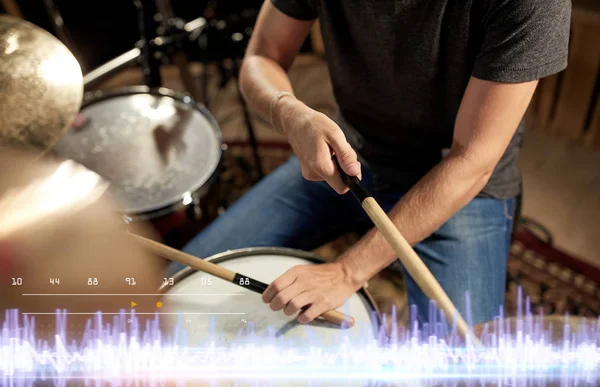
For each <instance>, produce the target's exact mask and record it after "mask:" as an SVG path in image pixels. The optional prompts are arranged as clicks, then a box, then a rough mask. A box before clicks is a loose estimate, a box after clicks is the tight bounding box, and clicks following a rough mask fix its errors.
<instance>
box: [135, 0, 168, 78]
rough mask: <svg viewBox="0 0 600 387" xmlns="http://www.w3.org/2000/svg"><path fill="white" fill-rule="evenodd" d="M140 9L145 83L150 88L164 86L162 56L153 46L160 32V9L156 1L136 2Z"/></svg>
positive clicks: (139, 17)
mask: <svg viewBox="0 0 600 387" xmlns="http://www.w3.org/2000/svg"><path fill="white" fill-rule="evenodd" d="M134 4H135V6H136V8H137V9H138V29H139V32H140V37H141V42H142V67H143V69H144V83H145V84H146V86H148V87H150V88H153V89H154V88H158V87H161V86H162V78H161V75H160V65H161V63H160V56H161V54H160V53H159V52H158V51H157V50H156V46H155V45H154V44H153V39H154V38H155V37H156V33H157V31H158V24H157V21H156V15H157V14H158V9H157V6H156V1H155V0H134Z"/></svg>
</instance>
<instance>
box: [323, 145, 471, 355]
mask: <svg viewBox="0 0 600 387" xmlns="http://www.w3.org/2000/svg"><path fill="white" fill-rule="evenodd" d="M333 160H334V163H335V164H336V165H337V169H338V171H339V173H340V175H341V176H342V180H343V181H344V183H345V184H346V185H347V186H348V188H350V191H351V192H352V194H353V195H354V196H355V197H356V199H357V200H358V201H359V202H360V204H361V205H362V207H363V209H364V210H365V212H366V213H367V214H368V215H369V218H371V221H373V223H374V224H375V227H377V229H378V230H379V232H380V233H381V234H382V235H383V237H384V238H385V240H386V241H387V242H388V243H389V244H390V246H391V247H392V249H393V250H394V252H395V253H396V256H397V257H398V259H400V261H401V262H402V264H403V265H404V267H405V268H406V270H408V272H409V273H410V275H411V277H412V278H413V279H414V280H415V282H416V283H417V285H419V287H420V288H421V290H422V291H423V293H425V295H426V296H427V297H429V299H431V300H434V301H435V302H436V303H437V305H438V306H439V307H440V308H441V309H442V310H443V312H444V314H445V315H446V319H447V320H448V321H449V322H450V321H454V320H455V319H456V323H457V328H458V330H459V332H460V334H461V335H462V336H463V337H465V338H466V337H470V338H471V340H472V343H474V344H475V345H480V343H479V340H478V339H477V338H476V337H475V335H474V334H473V332H472V331H471V329H470V328H469V325H468V324H467V323H466V322H465V320H464V319H463V317H462V316H461V315H460V313H458V309H456V307H455V306H454V304H453V303H452V301H451V300H450V297H448V295H447V294H446V292H445V291H444V289H443V288H442V286H441V285H440V283H439V282H438V281H437V280H436V278H435V277H434V276H433V274H432V273H431V271H430V270H429V268H428V267H427V266H425V263H423V261H422V260H421V258H420V257H419V256H418V255H417V253H416V252H415V250H414V249H413V248H412V247H411V245H410V244H409V243H408V242H407V241H406V239H405V238H404V236H402V234H401V233H400V231H398V228H397V227H396V226H395V225H394V223H393V222H392V221H391V219H390V218H389V217H388V215H387V214H386V213H385V212H384V211H383V209H382V208H381V207H380V206H379V204H378V203H377V201H375V199H374V198H373V197H372V196H371V194H370V193H369V191H367V189H366V188H365V187H364V186H363V185H362V183H361V182H360V180H359V179H358V177H356V176H349V175H347V174H346V173H345V172H344V170H343V169H342V167H341V166H340V164H339V162H338V160H337V157H335V155H334V156H333Z"/></svg>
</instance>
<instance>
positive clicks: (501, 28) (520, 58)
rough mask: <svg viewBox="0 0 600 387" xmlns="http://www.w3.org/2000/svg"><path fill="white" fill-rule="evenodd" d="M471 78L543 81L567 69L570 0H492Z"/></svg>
mask: <svg viewBox="0 0 600 387" xmlns="http://www.w3.org/2000/svg"><path fill="white" fill-rule="evenodd" d="M483 4H485V6H484V9H482V11H483V13H484V15H483V19H482V20H483V40H482V45H481V49H480V50H479V52H478V55H477V57H476V59H475V65H474V68H473V73H472V75H473V76H474V77H476V78H480V79H484V80H488V81H495V82H505V83H518V82H527V81H533V80H536V79H541V78H544V77H547V76H549V75H552V74H556V73H558V72H560V71H562V70H564V69H565V68H566V67H567V57H568V45H569V30H570V20H571V1H570V0H488V1H487V2H483Z"/></svg>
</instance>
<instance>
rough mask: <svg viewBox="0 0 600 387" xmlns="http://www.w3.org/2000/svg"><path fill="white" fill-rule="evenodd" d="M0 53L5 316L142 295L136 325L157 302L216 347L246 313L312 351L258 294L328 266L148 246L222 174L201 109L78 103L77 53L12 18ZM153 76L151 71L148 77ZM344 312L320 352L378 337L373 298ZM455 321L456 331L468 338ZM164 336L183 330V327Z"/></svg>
mask: <svg viewBox="0 0 600 387" xmlns="http://www.w3.org/2000/svg"><path fill="white" fill-rule="evenodd" d="M142 49H143V48H142ZM0 50H2V52H3V56H2V59H0V85H2V92H1V94H0V146H1V152H0V267H3V268H4V267H6V268H8V270H4V269H2V270H0V272H2V273H3V274H0V281H2V283H1V284H0V294H2V298H1V299H0V309H9V308H19V309H20V310H21V311H22V312H24V313H31V314H38V315H39V316H37V317H36V319H37V320H36V321H38V322H40V321H41V322H42V326H43V325H44V324H45V325H46V327H47V328H50V327H52V317H49V316H51V315H52V312H54V311H55V310H56V309H62V308H67V309H68V310H76V311H77V312H81V313H80V314H82V315H85V313H94V312H96V311H98V310H102V311H103V312H105V311H106V312H117V311H118V310H119V309H123V308H125V307H126V306H127V305H129V303H130V302H131V301H130V298H133V297H135V296H136V295H144V294H145V295H149V296H151V297H149V298H147V299H144V302H140V301H138V302H136V303H135V304H136V306H137V308H136V312H138V311H147V312H148V313H150V314H152V313H156V312H157V311H159V309H160V308H162V306H160V307H159V306H157V305H159V303H160V302H164V306H165V308H164V309H161V310H170V311H172V312H182V311H183V312H186V311H202V310H210V311H215V310H219V311H222V312H223V314H224V315H225V317H224V318H223V319H222V320H219V321H220V322H219V329H218V333H219V334H221V335H222V337H223V338H224V340H229V341H232V340H234V339H235V337H237V336H238V335H239V333H238V331H239V328H240V324H241V323H240V318H239V316H238V314H240V313H244V314H245V316H246V318H247V319H249V320H252V321H253V322H254V323H255V328H254V334H257V333H260V332H265V331H266V330H267V329H270V328H273V327H276V329H277V331H278V332H279V333H280V334H282V335H284V336H287V337H293V338H296V339H298V340H299V341H303V340H305V336H306V332H307V331H306V328H305V327H303V326H300V325H297V324H295V325H294V323H293V321H294V317H288V316H285V315H283V314H282V313H273V312H271V311H270V310H269V309H268V308H267V307H266V306H264V305H262V301H261V300H260V297H259V296H258V295H257V294H256V293H260V292H261V291H262V290H264V287H265V286H266V285H265V283H269V282H270V281H272V280H274V279H275V278H277V277H278V276H279V275H281V274H282V273H284V272H285V271H286V270H288V269H289V268H291V267H293V266H295V265H300V264H318V263H320V262H322V261H321V260H320V259H319V258H318V257H315V256H313V255H312V254H309V253H306V252H301V251H296V250H288V249H281V248H260V249H243V250H239V251H230V252H225V253H223V254H220V255H217V256H214V257H208V258H206V259H205V260H200V259H197V258H195V257H190V256H187V255H186V254H184V253H181V252H179V251H177V250H175V249H172V248H169V247H167V246H165V245H162V244H160V243H158V242H155V241H153V240H156V239H160V235H157V234H156V232H155V230H154V229H152V228H150V227H148V226H147V222H148V221H153V220H155V219H157V218H160V217H164V216H167V215H170V214H173V213H177V212H180V211H182V210H184V211H187V210H188V209H189V208H194V207H195V206H197V205H198V203H199V201H200V200H201V199H202V197H203V195H205V193H206V191H207V189H208V187H210V185H211V184H212V182H214V180H215V178H216V176H217V174H218V168H219V164H220V160H221V157H222V151H223V148H222V144H223V142H222V138H221V133H220V130H219V126H218V124H217V123H216V121H215V119H214V118H213V117H212V115H211V114H210V112H209V111H208V110H207V109H206V108H205V107H204V106H203V105H202V104H200V103H198V102H196V101H195V99H194V98H193V97H192V96H190V95H187V94H180V93H176V92H174V91H172V90H167V89H164V88H161V87H157V85H156V84H155V82H156V79H151V82H150V83H151V84H150V85H146V86H139V87H133V88H128V89H121V90H117V91H111V92H95V93H89V94H87V95H85V97H84V95H83V77H82V74H81V70H80V68H79V66H78V64H77V61H76V59H75V58H74V57H73V55H72V54H71V53H70V52H69V50H68V49H67V48H66V47H65V46H64V45H63V44H62V43H61V42H60V41H58V40H57V39H55V38H54V37H53V36H52V35H50V34H49V33H47V32H45V31H43V30H42V29H40V28H38V27H36V26H34V25H32V24H30V23H28V22H26V21H23V20H20V19H17V18H13V17H9V16H0ZM146 64H147V66H146V67H147V68H146V70H148V71H149V69H150V68H151V67H152V66H153V65H152V63H149V64H148V63H146ZM147 75H148V77H149V78H152V74H150V73H148V72H147ZM342 175H343V174H342ZM343 177H344V178H345V181H346V183H347V185H348V186H349V187H350V189H351V191H352V192H353V193H354V195H355V196H356V197H357V199H359V200H360V202H361V204H362V205H363V208H364V209H365V211H366V212H367V213H368V214H369V216H370V217H371V219H372V220H373V222H374V223H375V225H376V226H377V227H378V228H379V229H380V231H381V232H382V233H383V234H384V235H385V237H386V239H387V240H388V242H390V244H391V245H392V246H393V248H394V250H395V251H396V253H397V254H398V256H399V258H400V259H401V260H402V261H403V263H404V264H405V266H406V267H407V269H408V270H409V272H411V274H412V275H413V277H414V278H415V280H416V281H417V282H418V283H419V285H420V286H421V288H422V289H424V291H425V292H426V294H428V295H430V297H431V298H432V299H435V300H436V301H438V305H439V306H440V307H441V308H442V309H443V311H444V312H445V313H446V314H447V315H448V316H455V315H454V308H453V305H452V303H451V302H450V300H449V299H448V298H447V296H446V295H445V293H444V292H443V290H442V289H441V287H440V286H439V284H437V282H436V281H435V279H434V278H433V276H431V273H430V272H428V270H427V269H426V267H425V266H424V265H423V263H422V261H420V259H419V258H418V256H417V255H416V253H414V251H413V250H412V249H411V247H410V246H409V245H408V244H407V243H406V241H405V240H404V239H403V238H402V236H401V235H400V234H399V232H398V230H396V229H395V227H394V226H393V224H392V223H391V221H390V220H389V218H387V216H386V215H385V213H384V212H383V211H382V210H381V208H380V207H379V206H378V205H377V204H376V202H375V201H374V200H373V198H372V197H371V196H370V195H369V193H368V192H366V191H365V190H364V188H363V187H362V186H361V185H360V181H358V180H357V179H352V178H349V177H348V176H345V175H343ZM124 219H125V221H124ZM158 257H162V258H166V259H168V260H172V261H178V262H183V263H185V264H187V265H188V266H190V267H189V268H188V269H185V270H183V271H182V272H180V273H178V274H177V275H175V276H174V277H171V278H163V275H162V274H163V269H164V262H165V261H164V260H161V259H159V258H158ZM239 273H243V274H239ZM427 273H429V274H427ZM49 279H50V281H49ZM240 279H241V281H239V280H240ZM59 281H60V282H59ZM208 282H211V283H212V285H211V286H212V287H211V288H210V289H211V291H214V292H215V297H185V295H186V294H197V293H198V294H199V293H203V289H206V284H207V283H208ZM59 283H60V284H59ZM132 283H135V287H132V286H131V285H132ZM436 284H437V285H436ZM240 287H241V288H243V289H242V291H244V292H246V291H248V293H243V294H245V296H244V297H236V296H235V294H234V293H236V292H239V291H240ZM57 289H60V291H59V292H57ZM132 289H135V290H132ZM44 295H46V297H43V296H44ZM51 295H54V296H56V297H48V296H51ZM61 295H62V296H64V297H61ZM106 295H108V296H111V297H103V296H106ZM176 295H179V296H180V297H174V296H176ZM79 296H86V297H79ZM123 297H128V298H123ZM131 305H134V303H133V302H131ZM161 305H162V304H161ZM157 308H158V309H157ZM344 308H345V309H344V311H345V313H347V314H348V315H344V314H342V313H340V312H337V311H331V312H328V314H327V315H323V316H322V317H323V319H322V320H321V321H320V322H316V323H315V325H314V328H315V329H316V334H317V336H319V337H320V339H321V340H327V337H328V336H329V335H330V334H331V333H330V332H331V326H330V325H328V322H329V323H332V322H333V323H335V324H337V325H342V326H343V325H344V324H345V327H346V328H347V329H350V332H351V333H352V332H354V334H355V336H360V337H363V338H365V337H370V338H374V337H376V336H377V335H378V334H379V325H380V323H381V316H380V313H379V311H378V309H377V306H376V305H375V303H374V302H373V299H372V298H371V296H370V295H369V293H368V291H367V289H366V288H365V289H361V290H360V291H359V292H358V293H356V294H355V295H353V296H352V297H351V298H350V299H349V300H348V301H347V303H346V305H345V306H344ZM84 312H85V313H84ZM234 312H235V313H234ZM174 314H175V313H173V314H171V316H173V315H174ZM192 316H193V317H191V318H190V324H192V325H193V326H194V327H195V329H194V330H193V331H192V339H194V341H197V340H200V339H203V338H205V337H206V334H207V332H208V325H207V324H208V320H207V319H206V318H205V317H203V315H201V314H196V315H192ZM350 316H351V317H350ZM46 317H47V318H46ZM87 318H88V317H81V319H79V320H77V317H76V318H75V320H74V321H73V324H75V327H73V326H72V325H71V328H72V329H73V331H71V330H70V332H73V333H75V332H77V329H76V328H77V327H79V328H80V331H81V330H82V329H83V327H84V326H85V323H84V322H83V320H86V319H87ZM460 319H461V318H460V316H459V330H460V331H461V333H462V334H464V335H469V334H470V330H469V328H468V327H467V326H466V324H465V325H464V326H463V325H461V324H464V321H462V323H461V321H460ZM166 323H167V324H171V325H173V324H176V321H175V317H167V318H166ZM365 327H366V330H361V329H364V328H365ZM49 330H52V329H49ZM475 331H477V332H480V331H481V328H476V329H475ZM48 333H50V335H48V337H53V336H52V335H53V334H52V332H48ZM365 335H366V336H365ZM42 336H43V334H42ZM472 338H473V340H475V339H474V337H472Z"/></svg>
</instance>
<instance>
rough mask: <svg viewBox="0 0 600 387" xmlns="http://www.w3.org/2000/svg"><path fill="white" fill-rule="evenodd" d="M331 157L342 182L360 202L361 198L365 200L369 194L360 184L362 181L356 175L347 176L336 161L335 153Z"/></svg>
mask: <svg viewBox="0 0 600 387" xmlns="http://www.w3.org/2000/svg"><path fill="white" fill-rule="evenodd" d="M332 158H333V162H334V163H335V165H336V166H337V170H338V172H339V173H340V176H341V177H342V181H343V182H344V184H346V185H347V186H348V188H350V191H351V192H352V194H353V195H354V197H355V198H356V199H357V200H358V201H359V202H360V203H362V202H363V200H365V199H366V198H368V197H371V194H370V193H369V191H367V189H366V188H365V187H364V186H363V185H362V183H361V182H360V179H359V178H358V177H357V176H349V175H348V174H347V173H346V172H344V170H343V169H342V166H341V165H340V162H339V161H338V159H337V157H336V156H335V155H333V156H332Z"/></svg>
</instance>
